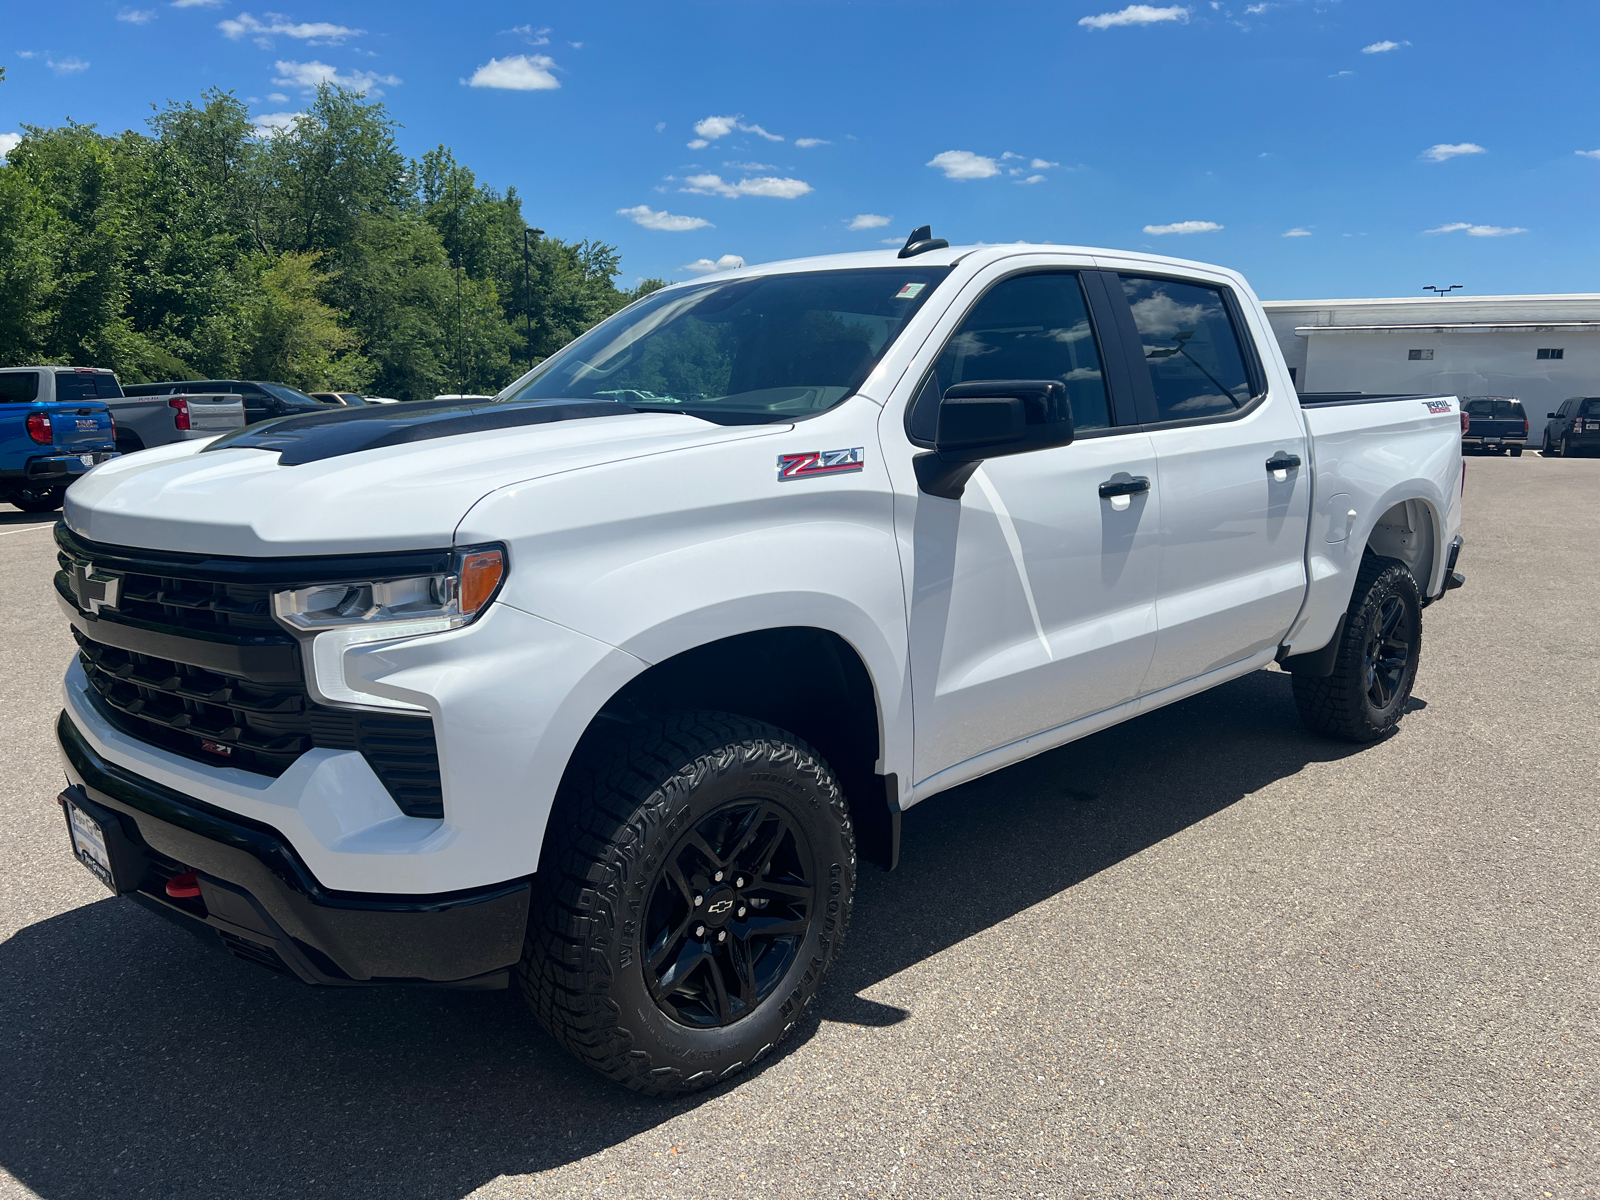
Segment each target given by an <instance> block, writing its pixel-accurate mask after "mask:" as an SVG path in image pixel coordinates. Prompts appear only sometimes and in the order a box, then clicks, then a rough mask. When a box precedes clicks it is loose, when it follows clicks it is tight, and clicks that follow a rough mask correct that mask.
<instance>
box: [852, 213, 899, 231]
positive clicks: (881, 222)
mask: <svg viewBox="0 0 1600 1200" xmlns="http://www.w3.org/2000/svg"><path fill="white" fill-rule="evenodd" d="M890 219H891V218H889V217H880V216H879V215H878V214H877V213H858V214H857V215H856V216H855V217H853V218H851V221H850V228H851V229H852V230H855V229H882V228H883V227H884V226H885V225H887V224H888V223H889V221H890Z"/></svg>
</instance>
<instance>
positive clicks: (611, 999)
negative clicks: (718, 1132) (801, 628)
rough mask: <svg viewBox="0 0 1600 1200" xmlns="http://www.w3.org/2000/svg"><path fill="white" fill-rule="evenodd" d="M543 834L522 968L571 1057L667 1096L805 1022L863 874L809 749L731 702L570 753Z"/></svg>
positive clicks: (835, 798) (750, 1057) (732, 1068)
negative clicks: (546, 835) (730, 710)
mask: <svg viewBox="0 0 1600 1200" xmlns="http://www.w3.org/2000/svg"><path fill="white" fill-rule="evenodd" d="M550 827H551V830H552V836H551V841H550V844H549V845H547V846H546V849H545V853H544V856H543V858H542V860H541V862H540V865H539V874H538V877H537V880H538V889H539V893H540V894H539V896H538V897H537V898H536V900H535V904H536V907H535V909H534V911H533V914H532V916H531V918H530V920H529V924H528V940H527V945H526V947H525V950H524V954H523V959H522V962H521V964H520V966H519V968H518V977H519V981H520V984H521V988H522V993H523V996H524V997H525V998H526V1000H527V1001H528V1003H529V1005H530V1006H532V1008H533V1011H534V1014H535V1016H537V1017H538V1019H539V1021H540V1023H541V1024H543V1025H544V1026H545V1028H546V1029H548V1030H549V1031H550V1032H551V1033H552V1034H553V1035H554V1036H555V1038H556V1040H557V1041H559V1042H560V1043H561V1044H562V1045H563V1046H565V1047H566V1048H567V1049H568V1050H569V1051H570V1052H571V1053H572V1054H574V1055H575V1056H576V1057H578V1058H579V1059H581V1060H582V1061H583V1062H585V1063H587V1064H588V1065H589V1066H591V1067H593V1068H595V1070H597V1071H599V1072H600V1073H601V1074H603V1075H608V1076H610V1077H611V1078H612V1079H615V1080H617V1081H619V1082H621V1083H624V1084H626V1085H627V1086H629V1087H631V1088H634V1089H635V1090H637V1091H641V1092H645V1093H648V1094H650V1095H677V1094H681V1093H684V1092H691V1091H696V1090H698V1089H700V1088H703V1087H707V1086H709V1085H710V1084H712V1083H715V1082H717V1081H718V1080H721V1079H726V1078H728V1077H729V1076H731V1075H734V1074H736V1073H737V1072H739V1071H741V1070H743V1069H744V1068H746V1067H748V1066H750V1065H751V1064H752V1063H754V1062H756V1061H758V1060H759V1059H761V1058H762V1057H764V1056H765V1055H766V1054H767V1053H768V1052H769V1051H770V1050H771V1049H772V1048H773V1046H775V1045H776V1044H777V1043H778V1042H779V1041H780V1040H781V1039H782V1038H783V1037H784V1036H785V1035H786V1034H788V1033H789V1032H790V1031H791V1030H792V1029H793V1028H794V1026H795V1025H796V1024H797V1023H798V1022H799V1021H800V1020H801V1019H802V1018H803V1017H804V1016H805V1014H806V1012H807V1010H808V1009H809V1008H810V1007H811V1004H812V1002H813V1001H814V1000H815V999H816V996H817V993H818V991H819V989H820V988H821V986H822V982H823V980H824V978H826V976H827V973H828V969H829V968H830V967H831V966H832V964H833V960H834V958H835V957H836V956H837V955H838V953H839V948H840V945H841V944H842V943H843V941H844V936H845V932H846V931H847V929H848V928H849V924H850V910H851V904H852V901H853V898H854V895H855V874H856V852H855V836H854V832H853V830H852V828H851V825H850V817H849V813H848V810H847V809H846V806H845V799H844V795H843V793H842V792H841V791H840V789H839V784H838V782H837V780H836V779H835V778H834V775H833V772H832V771H831V770H830V769H829V767H828V765H827V763H825V762H824V761H823V760H822V758H821V756H820V755H818V754H817V752H816V751H815V750H813V749H812V748H811V747H810V746H808V745H806V743H805V742H803V741H801V740H800V739H799V738H797V737H795V736H794V735H793V734H790V733H786V732H785V731H783V730H781V729H778V728H775V727H774V726H771V725H766V724H763V723H761V722H759V721H751V720H747V719H745V718H743V717H736V716H730V715H728V714H726V713H704V712H697V713H685V714H680V715H677V716H673V717H668V718H662V719H658V720H652V721H649V722H642V723H640V724H637V725H632V726H627V727H625V728H624V729H623V730H622V731H620V732H618V733H615V734H610V735H607V736H606V737H605V738H604V739H602V740H601V741H600V742H599V743H597V744H595V745H591V746H588V747H585V748H584V749H583V750H582V751H580V753H579V755H578V756H577V758H576V759H575V760H574V763H573V766H572V767H571V768H570V769H569V770H568V773H567V778H566V779H565V780H564V781H563V783H562V787H561V794H560V795H559V796H558V797H557V800H556V808H555V811H554V812H553V813H552V814H551V819H550Z"/></svg>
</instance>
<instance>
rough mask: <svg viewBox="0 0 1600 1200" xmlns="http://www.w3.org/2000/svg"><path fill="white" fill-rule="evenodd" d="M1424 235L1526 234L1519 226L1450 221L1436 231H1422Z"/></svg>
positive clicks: (1505, 235) (1508, 235)
mask: <svg viewBox="0 0 1600 1200" xmlns="http://www.w3.org/2000/svg"><path fill="white" fill-rule="evenodd" d="M1422 232H1424V233H1465V234H1466V235H1467V236H1468V237H1510V236H1511V235H1512V234H1514V233H1527V232H1528V231H1527V230H1526V229H1524V228H1523V227H1522V226H1520V225H1472V224H1469V223H1468V222H1466V221H1452V222H1451V223H1450V224H1448V225H1441V226H1439V228H1437V229H1424V230H1423V231H1422Z"/></svg>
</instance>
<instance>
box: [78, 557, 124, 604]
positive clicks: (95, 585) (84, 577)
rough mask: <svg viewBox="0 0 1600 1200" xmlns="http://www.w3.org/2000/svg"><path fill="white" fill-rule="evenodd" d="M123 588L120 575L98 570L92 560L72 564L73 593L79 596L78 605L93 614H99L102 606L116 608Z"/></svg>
mask: <svg viewBox="0 0 1600 1200" xmlns="http://www.w3.org/2000/svg"><path fill="white" fill-rule="evenodd" d="M121 590H122V577H121V576H120V575H107V574H103V573H101V572H98V571H96V570H95V569H94V564H93V563H92V562H74V563H73V564H72V593H73V595H75V596H76V597H77V598H78V607H79V608H81V609H83V610H84V611H85V612H87V613H89V614H90V615H91V616H96V615H98V614H99V612H100V610H101V609H102V608H115V607H116V606H117V595H118V593H119V592H120V591H121Z"/></svg>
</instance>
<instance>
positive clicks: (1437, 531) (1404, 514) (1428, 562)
mask: <svg viewBox="0 0 1600 1200" xmlns="http://www.w3.org/2000/svg"><path fill="white" fill-rule="evenodd" d="M1443 541H1444V519H1443V517H1442V515H1441V514H1440V512H1439V510H1438V509H1437V508H1436V507H1435V506H1434V504H1433V503H1431V502H1430V501H1429V500H1428V499H1426V498H1425V497H1422V496H1410V497H1407V498H1405V499H1403V500H1394V501H1392V502H1391V503H1390V504H1389V506H1388V507H1387V508H1385V509H1384V510H1383V513H1382V514H1381V515H1380V516H1379V517H1378V519H1377V521H1376V522H1374V523H1373V526H1372V528H1371V530H1369V531H1368V533H1367V541H1366V547H1365V548H1366V549H1367V550H1370V551H1371V552H1372V553H1373V554H1376V555H1379V556H1380V557H1383V558H1393V559H1396V560H1398V561H1399V562H1402V563H1404V564H1405V565H1406V568H1407V569H1408V570H1409V571H1410V572H1411V574H1412V576H1413V578H1415V579H1416V581H1417V585H1418V588H1419V589H1420V590H1421V592H1422V595H1423V597H1424V599H1426V598H1427V597H1428V596H1430V595H1432V594H1433V591H1434V573H1435V572H1436V571H1437V570H1438V568H1439V566H1440V564H1441V562H1442V557H1441V555H1440V549H1439V548H1440V546H1441V545H1442V544H1443ZM1352 583H1353V581H1352Z"/></svg>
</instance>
